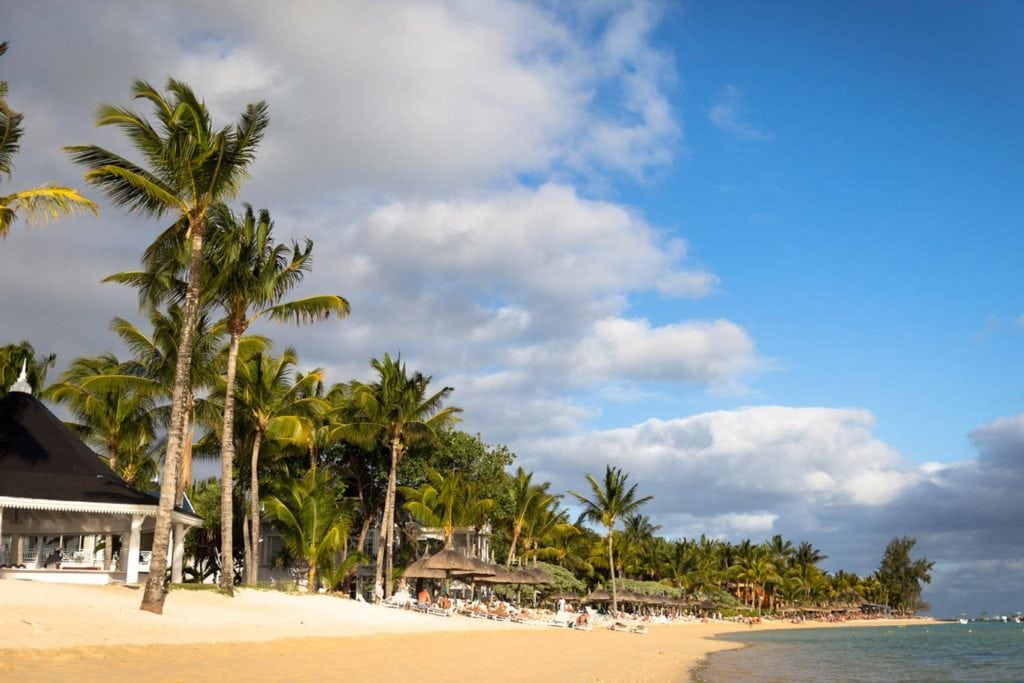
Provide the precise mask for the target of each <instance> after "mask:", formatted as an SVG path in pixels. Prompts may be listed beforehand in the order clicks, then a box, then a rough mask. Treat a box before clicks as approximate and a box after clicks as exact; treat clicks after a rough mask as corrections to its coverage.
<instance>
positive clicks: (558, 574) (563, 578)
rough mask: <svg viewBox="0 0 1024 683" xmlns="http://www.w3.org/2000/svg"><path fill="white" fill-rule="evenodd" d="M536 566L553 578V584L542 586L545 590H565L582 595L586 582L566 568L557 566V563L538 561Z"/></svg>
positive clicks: (585, 588)
mask: <svg viewBox="0 0 1024 683" xmlns="http://www.w3.org/2000/svg"><path fill="white" fill-rule="evenodd" d="M536 568H537V569H540V570H541V571H543V572H544V573H546V574H548V575H549V576H551V578H552V579H554V580H555V583H554V585H553V586H545V587H544V590H545V591H549V590H550V591H567V592H570V593H576V594H578V595H582V594H583V593H585V592H586V590H587V584H586V583H585V582H583V581H581V580H580V579H579V578H577V577H576V575H575V574H573V573H572V572H571V571H569V570H568V569H565V568H563V567H559V566H558V565H557V564H548V563H547V562H538V563H537V567H536Z"/></svg>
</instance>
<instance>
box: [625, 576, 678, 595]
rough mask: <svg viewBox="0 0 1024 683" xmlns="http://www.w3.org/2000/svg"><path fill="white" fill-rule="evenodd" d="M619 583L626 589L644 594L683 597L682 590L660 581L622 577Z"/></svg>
mask: <svg viewBox="0 0 1024 683" xmlns="http://www.w3.org/2000/svg"><path fill="white" fill-rule="evenodd" d="M619 585H620V586H621V587H622V588H624V589H626V590H630V591H633V592H634V593H643V594H644V595H665V596H668V597H670V598H678V597H682V593H683V592H682V591H681V590H679V589H678V588H673V587H672V586H666V585H665V584H663V583H660V582H658V581H635V580H633V579H620V580H619Z"/></svg>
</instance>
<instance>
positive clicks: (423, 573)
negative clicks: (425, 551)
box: [402, 557, 447, 579]
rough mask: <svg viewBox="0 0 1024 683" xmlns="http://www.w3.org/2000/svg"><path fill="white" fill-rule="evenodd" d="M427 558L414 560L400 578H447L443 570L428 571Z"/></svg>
mask: <svg viewBox="0 0 1024 683" xmlns="http://www.w3.org/2000/svg"><path fill="white" fill-rule="evenodd" d="M427 559H428V558H426V557H421V558H420V559H418V560H416V561H415V562H413V563H412V564H410V565H409V566H408V567H406V568H405V572H404V573H403V574H402V576H404V577H406V578H409V579H444V578H447V574H446V573H445V571H444V570H443V569H430V568H429V567H427V566H426V561H427Z"/></svg>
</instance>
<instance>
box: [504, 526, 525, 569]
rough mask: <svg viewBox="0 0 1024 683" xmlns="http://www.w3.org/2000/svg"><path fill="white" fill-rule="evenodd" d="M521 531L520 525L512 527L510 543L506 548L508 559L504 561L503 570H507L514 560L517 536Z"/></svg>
mask: <svg viewBox="0 0 1024 683" xmlns="http://www.w3.org/2000/svg"><path fill="white" fill-rule="evenodd" d="M522 530H523V525H522V524H514V525H512V543H511V544H510V545H509V547H508V559H507V560H505V569H509V568H510V567H511V566H512V561H513V560H514V559H516V543H518V542H519V534H520V532H522Z"/></svg>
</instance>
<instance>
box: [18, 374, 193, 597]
mask: <svg viewBox="0 0 1024 683" xmlns="http://www.w3.org/2000/svg"><path fill="white" fill-rule="evenodd" d="M158 502H159V501H158V499H157V498H156V497H155V496H154V495H152V494H149V493H146V492H143V491H139V490H137V489H135V488H132V487H131V486H129V485H128V484H127V483H126V482H125V481H124V480H123V479H121V478H120V477H118V476H117V475H116V474H115V473H114V472H113V471H111V469H110V468H109V467H107V466H106V465H105V464H104V463H103V462H102V461H101V460H100V458H99V457H98V456H97V455H96V453H94V452H93V451H92V449H90V448H89V447H88V446H87V445H86V444H85V443H83V442H82V441H81V439H79V438H78V437H77V436H76V435H75V434H74V433H73V432H72V431H71V430H70V429H68V428H67V426H66V425H65V424H64V423H63V422H61V421H60V419H59V418H58V417H57V416H56V415H54V414H53V413H52V412H50V410H49V409H48V408H47V407H46V406H45V405H43V404H42V403H41V402H40V401H39V400H38V399H36V398H35V397H34V396H33V395H32V388H31V387H30V386H29V385H28V383H27V382H26V381H25V372H24V369H23V370H22V373H21V377H19V379H18V382H16V383H15V384H14V385H13V386H12V387H11V390H10V392H8V393H7V395H5V396H4V397H3V398H0V578H19V579H32V580H37V581H51V582H61V583H109V582H111V581H120V582H124V583H129V584H135V583H138V582H139V576H140V574H144V573H147V572H148V570H149V555H150V551H151V549H152V545H153V528H154V526H155V521H156V515H157V507H158ZM171 519H172V538H171V547H170V550H171V580H172V582H175V583H180V582H181V578H182V562H183V558H184V543H185V534H186V533H187V531H188V530H189V529H191V528H194V527H199V526H202V523H203V522H202V519H201V518H200V517H198V516H197V515H196V514H195V512H194V511H193V510H192V509H191V506H190V505H189V504H188V502H187V499H186V502H185V506H184V507H179V508H175V510H174V511H173V512H172V515H171ZM117 541H119V542H120V543H119V545H120V552H118V553H117V554H116V556H115V555H114V554H113V553H112V550H113V548H109V547H107V546H108V544H109V545H113V544H115V543H116V542H117ZM105 558H109V564H108V561H107V559H105Z"/></svg>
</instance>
